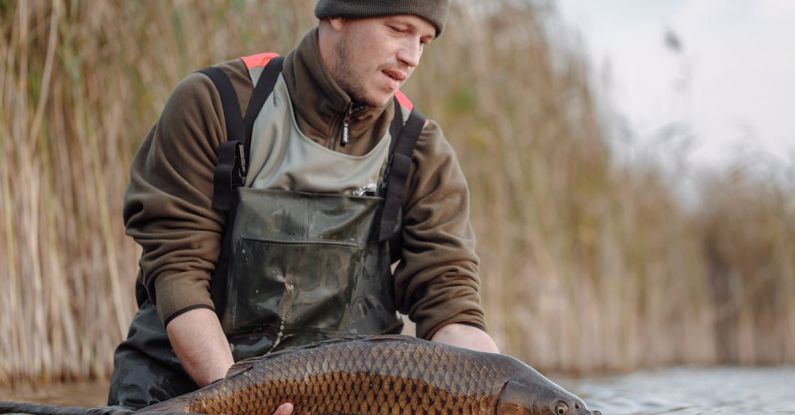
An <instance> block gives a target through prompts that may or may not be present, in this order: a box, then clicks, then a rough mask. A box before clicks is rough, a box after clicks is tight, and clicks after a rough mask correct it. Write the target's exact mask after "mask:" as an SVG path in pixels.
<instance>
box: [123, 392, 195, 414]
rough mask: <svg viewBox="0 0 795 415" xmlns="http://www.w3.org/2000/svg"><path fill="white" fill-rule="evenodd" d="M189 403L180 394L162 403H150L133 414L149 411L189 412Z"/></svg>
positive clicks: (147, 412)
mask: <svg viewBox="0 0 795 415" xmlns="http://www.w3.org/2000/svg"><path fill="white" fill-rule="evenodd" d="M188 412H190V411H188V404H187V402H185V400H184V399H182V397H180V396H178V397H176V398H173V399H169V400H167V401H163V402H160V403H156V404H154V405H150V406H147V407H144V408H141V409H139V410H137V411H135V412H133V414H149V413H161V414H177V413H179V414H184V413H188Z"/></svg>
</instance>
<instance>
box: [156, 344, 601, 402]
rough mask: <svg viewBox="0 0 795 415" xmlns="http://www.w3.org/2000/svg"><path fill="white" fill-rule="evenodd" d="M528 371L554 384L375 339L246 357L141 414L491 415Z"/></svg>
mask: <svg viewBox="0 0 795 415" xmlns="http://www.w3.org/2000/svg"><path fill="white" fill-rule="evenodd" d="M528 371H530V372H528ZM528 373H529V374H531V375H533V376H537V377H540V378H541V379H543V380H544V381H546V382H548V383H549V384H550V385H552V386H550V387H549V388H553V387H557V385H554V383H551V382H549V381H548V380H546V378H543V376H541V375H540V374H538V372H535V371H534V370H533V369H532V368H530V367H529V366H526V365H524V364H523V363H521V362H519V361H518V360H516V359H513V358H511V357H508V356H504V355H499V354H491V353H480V352H474V351H471V350H466V349H461V348H456V347H451V346H446V345H441V344H438V343H433V342H427V341H423V340H418V339H415V338H411V337H406V336H374V337H364V338H356V339H354V340H350V339H348V340H345V341H329V342H322V343H319V344H317V345H312V346H307V347H303V348H296V349H290V350H285V351H281V352H277V353H273V354H271V355H266V356H263V357H258V358H253V359H249V360H246V361H243V362H241V363H239V364H237V365H235V366H234V367H233V368H232V369H230V371H229V374H227V376H226V378H224V379H223V380H221V381H219V382H216V383H214V384H211V385H208V386H207V387H204V388H202V389H199V390H197V391H195V392H193V393H190V394H187V395H183V396H181V397H177V398H174V399H172V400H169V401H166V402H163V403H160V404H156V405H153V406H150V407H147V408H144V409H142V410H141V411H142V412H147V413H152V412H192V413H206V414H255V413H256V414H272V413H273V412H274V411H275V409H276V408H277V407H278V406H279V405H280V404H281V403H284V402H287V401H289V402H292V403H293V404H294V405H295V410H294V412H293V413H294V414H304V413H307V412H308V413H311V414H313V415H321V414H393V415H400V414H406V415H408V414H462V415H464V414H497V413H500V412H499V411H498V407H499V406H500V402H498V400H499V399H500V394H501V392H502V391H503V390H504V389H505V388H506V385H507V384H508V382H510V381H511V380H515V379H522V378H523V377H524V378H526V377H527V376H528ZM543 385H544V386H545V385H546V384H543ZM557 388H559V387H557ZM539 391H542V392H544V391H545V390H544V389H539ZM562 393H564V394H568V393H567V392H565V391H562ZM568 396H572V397H573V395H570V394H569V395H568ZM573 399H579V398H576V397H573ZM579 402H581V401H579ZM578 405H579V404H578ZM573 406H574V405H572V407H573ZM582 406H583V407H584V403H583V404H582ZM516 413H523V412H516ZM527 413H528V414H530V413H531V412H527ZM532 413H542V412H532ZM543 413H546V412H543ZM550 413H554V412H550ZM571 413H575V412H571ZM576 413H580V412H576ZM583 413H590V412H583Z"/></svg>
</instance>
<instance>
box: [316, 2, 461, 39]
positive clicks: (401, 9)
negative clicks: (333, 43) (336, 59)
mask: <svg viewBox="0 0 795 415" xmlns="http://www.w3.org/2000/svg"><path fill="white" fill-rule="evenodd" d="M448 10H450V0H320V1H318V2H317V6H316V7H315V16H317V17H318V19H323V18H326V17H353V18H357V17H376V16H391V15H394V14H413V15H415V16H420V17H422V18H424V19H425V20H427V21H429V22H431V24H433V25H434V27H436V36H439V35H441V34H442V29H444V23H445V22H446V21H447V12H448Z"/></svg>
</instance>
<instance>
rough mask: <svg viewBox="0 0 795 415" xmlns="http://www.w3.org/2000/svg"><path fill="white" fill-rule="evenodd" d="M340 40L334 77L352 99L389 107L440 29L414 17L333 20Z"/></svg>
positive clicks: (332, 74)
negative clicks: (389, 103) (387, 104)
mask: <svg viewBox="0 0 795 415" xmlns="http://www.w3.org/2000/svg"><path fill="white" fill-rule="evenodd" d="M331 25H332V27H333V28H334V29H335V30H337V31H338V33H339V35H340V37H339V41H338V42H337V43H336V45H335V50H334V55H335V56H334V58H335V61H334V63H333V64H332V67H331V68H330V69H331V76H332V77H333V78H334V80H335V81H336V82H337V84H339V85H340V87H342V89H343V90H344V91H345V92H347V93H348V94H349V95H350V96H351V98H353V99H354V100H356V101H358V102H362V103H365V104H367V105H371V106H375V107H377V106H381V105H384V104H386V103H387V102H388V101H389V100H390V99H391V98H392V96H394V95H395V92H397V90H398V89H399V88H400V87H401V86H402V85H403V83H405V82H406V80H407V79H408V78H409V76H411V74H412V72H413V71H414V69H415V68H416V67H417V65H419V64H420V57H421V56H422V49H423V46H425V45H427V44H428V43H429V42H430V41H431V40H433V38H434V37H435V36H436V28H435V27H434V26H433V25H432V24H431V23H429V22H428V21H426V20H425V19H423V18H421V17H417V16H413V15H396V16H387V17H374V18H365V19H332V20H331Z"/></svg>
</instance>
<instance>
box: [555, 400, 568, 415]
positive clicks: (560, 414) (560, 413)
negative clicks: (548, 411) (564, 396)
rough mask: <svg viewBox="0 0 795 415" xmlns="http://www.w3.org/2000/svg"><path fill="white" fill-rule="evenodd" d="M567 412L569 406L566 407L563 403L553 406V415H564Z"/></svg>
mask: <svg viewBox="0 0 795 415" xmlns="http://www.w3.org/2000/svg"><path fill="white" fill-rule="evenodd" d="M568 410H569V406H568V405H566V403H565V402H558V403H557V405H555V414H557V415H564V414H565V413H566V411H568Z"/></svg>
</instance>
